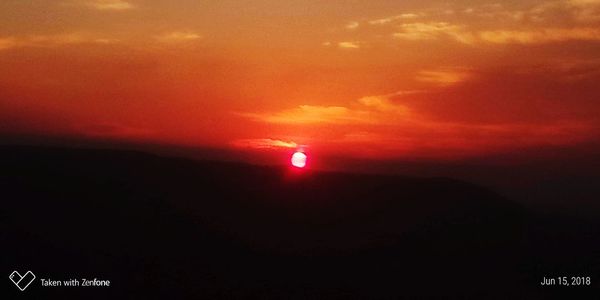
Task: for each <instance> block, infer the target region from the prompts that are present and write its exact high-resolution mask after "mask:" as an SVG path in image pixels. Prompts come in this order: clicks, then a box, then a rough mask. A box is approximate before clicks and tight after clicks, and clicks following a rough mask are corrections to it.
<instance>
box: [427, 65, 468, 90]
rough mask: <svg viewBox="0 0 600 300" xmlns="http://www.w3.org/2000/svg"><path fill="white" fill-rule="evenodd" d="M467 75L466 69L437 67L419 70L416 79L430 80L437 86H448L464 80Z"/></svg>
mask: <svg viewBox="0 0 600 300" xmlns="http://www.w3.org/2000/svg"><path fill="white" fill-rule="evenodd" d="M468 76H469V73H468V72H467V71H466V70H454V69H437V70H423V71H419V73H418V74H417V77H416V79H417V80H419V81H423V82H431V83H434V84H436V85H439V86H448V85H452V84H455V83H458V82H461V81H464V80H465V79H467V77H468Z"/></svg>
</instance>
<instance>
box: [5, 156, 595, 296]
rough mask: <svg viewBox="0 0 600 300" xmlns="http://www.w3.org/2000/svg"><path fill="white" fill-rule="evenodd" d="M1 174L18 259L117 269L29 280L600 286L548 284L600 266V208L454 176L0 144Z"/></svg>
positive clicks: (355, 290) (39, 268) (394, 292)
mask: <svg viewBox="0 0 600 300" xmlns="http://www.w3.org/2000/svg"><path fill="white" fill-rule="evenodd" d="M0 189H1V190H2V199H3V200H4V201H3V209H2V210H0V220H1V221H0V222H1V223H0V225H1V228H3V230H2V231H0V244H1V245H3V246H4V245H11V246H10V247H3V251H2V255H0V256H1V258H0V265H1V266H3V270H12V269H15V268H30V269H31V270H32V271H34V272H35V273H36V274H38V277H40V278H54V279H68V278H73V277H86V276H87V277H89V278H94V277H96V278H99V279H109V280H111V282H112V283H113V286H112V287H111V288H107V289H97V290H96V291H97V292H95V293H94V294H92V293H89V292H87V291H86V290H85V289H79V290H77V289H75V290H73V289H68V288H55V289H48V288H41V287H39V286H38V287H35V288H33V289H31V290H28V291H27V292H28V293H31V295H37V296H39V298H60V299H65V297H67V298H68V297H74V298H77V297H83V296H85V298H87V299H89V298H97V299H107V298H111V299H112V298H122V299H164V298H173V299H178V298H192V297H195V298H203V299H206V298H208V299H212V298H226V299H230V298H258V297H262V298H269V299H281V298H286V299H306V298H327V299H329V298H343V299H347V298H366V299H373V298H409V299H414V298H429V297H435V298H456V297H458V298H500V299H506V298H515V297H518V298H548V297H554V296H560V295H570V296H572V295H574V294H573V293H575V292H577V293H585V294H593V293H594V292H597V288H598V284H597V283H594V285H593V286H592V287H587V288H584V287H578V288H574V289H553V288H543V287H540V286H539V282H540V280H541V279H542V277H543V276H572V275H578V276H595V275H596V274H599V273H598V271H599V270H600V268H599V263H600V262H599V256H598V253H600V251H599V250H600V245H599V242H598V241H600V239H598V237H599V235H598V228H599V227H598V226H596V225H597V224H596V223H585V222H579V223H578V222H574V221H573V220H569V219H557V218H553V217H551V216H539V215H536V214H534V213H532V212H530V211H528V210H526V209H523V208H522V207H520V206H519V205H517V204H515V203H513V202H511V201H509V200H507V199H505V198H504V197H502V196H500V195H499V194H497V193H495V192H493V191H491V190H489V189H486V188H483V187H480V186H477V185H474V184H470V183H467V182H463V181H458V180H453V179H448V178H412V177H402V176H386V175H362V174H347V173H331V172H310V171H309V172H298V171H293V170H290V169H286V168H273V167H257V166H251V165H245V164H241V163H223V162H211V161H193V160H189V159H180V158H167V157H160V156H156V155H151V154H147V153H143V152H138V151H117V150H98V149H65V148H51V147H46V148H44V147H24V146H18V147H16V146H0ZM6 229H8V230H6ZM9 273H10V271H8V273H7V274H9ZM87 277H86V278H87ZM8 283H10V282H8ZM8 283H7V284H8ZM8 288H13V289H12V290H14V287H10V286H9V287H8ZM7 290H8V289H7ZM15 293H16V292H15ZM15 295H16V294H15ZM9 299H13V298H12V297H9ZM14 299H16V298H14Z"/></svg>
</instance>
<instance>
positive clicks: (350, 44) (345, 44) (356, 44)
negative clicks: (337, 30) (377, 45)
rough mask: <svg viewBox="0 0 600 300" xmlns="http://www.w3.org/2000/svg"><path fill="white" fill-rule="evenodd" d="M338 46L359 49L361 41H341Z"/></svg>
mask: <svg viewBox="0 0 600 300" xmlns="http://www.w3.org/2000/svg"><path fill="white" fill-rule="evenodd" d="M338 47H340V48H342V49H359V48H360V43H359V42H339V43H338Z"/></svg>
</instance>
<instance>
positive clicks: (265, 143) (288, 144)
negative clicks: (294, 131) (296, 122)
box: [231, 139, 298, 149]
mask: <svg viewBox="0 0 600 300" xmlns="http://www.w3.org/2000/svg"><path fill="white" fill-rule="evenodd" d="M231 144H232V145H233V146H234V147H238V148H253V149H278V148H296V147H298V144H296V143H295V142H292V141H283V140H278V139H240V140H235V141H233V142H231Z"/></svg>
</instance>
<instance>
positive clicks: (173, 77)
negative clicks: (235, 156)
mask: <svg viewBox="0 0 600 300" xmlns="http://www.w3.org/2000/svg"><path fill="white" fill-rule="evenodd" d="M599 82H600V0H558V1H529V0H524V1H506V2H502V3H499V2H492V1H455V2H454V3H448V2H447V1H392V0H369V1H360V0H344V1H342V0H340V1H317V0H306V1H288V0H258V1H245V2H242V1H231V0H220V1H192V0H171V1H159V0H145V1H144V0H64V1H63V0H59V1H45V0H32V1H21V0H3V1H1V2H0V132H2V133H9V134H42V135H59V136H60V135H70V136H81V137H86V138H98V139H107V138H108V139H118V140H125V141H151V142H156V143H168V144H177V145H182V146H200V147H202V146H210V147H216V148H228V149H240V150H243V149H255V150H256V149H258V151H278V149H280V150H285V151H288V148H290V147H295V146H297V145H306V146H307V147H308V148H309V149H310V151H312V152H313V153H323V154H328V155H331V154H336V153H341V155H343V156H348V157H359V158H381V159H398V158H421V157H425V158H431V159H446V158H462V157H471V156H481V155H487V154H495V153H504V152H511V151H517V150H518V149H523V148H531V147H552V146H560V147H577V146H578V145H580V144H586V143H589V142H594V141H597V140H598V137H599V133H600V85H599V84H598V83H599Z"/></svg>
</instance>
